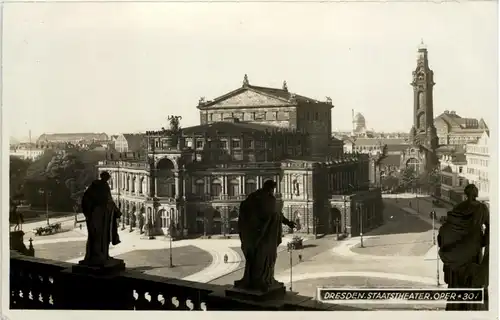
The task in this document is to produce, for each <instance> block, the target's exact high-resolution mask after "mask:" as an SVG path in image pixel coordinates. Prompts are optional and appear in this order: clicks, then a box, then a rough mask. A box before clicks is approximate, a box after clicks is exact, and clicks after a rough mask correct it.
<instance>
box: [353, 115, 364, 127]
mask: <svg viewBox="0 0 500 320" xmlns="http://www.w3.org/2000/svg"><path fill="white" fill-rule="evenodd" d="M353 122H354V128H355V131H356V132H361V131H364V130H366V120H365V117H364V116H363V115H362V114H361V113H359V112H358V113H356V115H355V116H354V119H353Z"/></svg>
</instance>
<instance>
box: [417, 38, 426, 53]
mask: <svg viewBox="0 0 500 320" xmlns="http://www.w3.org/2000/svg"><path fill="white" fill-rule="evenodd" d="M418 49H419V50H426V49H427V46H426V45H425V43H424V38H420V45H419V46H418Z"/></svg>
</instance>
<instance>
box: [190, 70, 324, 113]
mask: <svg viewBox="0 0 500 320" xmlns="http://www.w3.org/2000/svg"><path fill="white" fill-rule="evenodd" d="M248 90H250V91H253V92H256V93H259V94H262V95H266V96H269V97H272V98H275V99H278V100H281V101H283V102H284V104H294V103H295V102H298V103H317V104H319V105H324V106H329V107H330V108H332V107H333V105H332V103H331V99H330V98H328V97H327V99H326V101H319V100H317V99H313V98H309V97H306V96H303V95H300V94H297V93H293V92H290V91H288V87H287V85H286V81H285V82H284V83H283V88H281V89H279V88H271V87H261V86H254V85H250V84H249V83H248V78H247V77H246V75H245V80H244V83H243V86H242V87H240V88H238V89H236V90H233V91H231V92H228V93H226V94H224V95H222V96H219V97H217V98H215V99H213V100H209V101H204V99H201V100H200V102H199V105H198V108H199V109H205V108H207V107H210V106H212V105H214V104H217V103H218V102H221V101H223V100H226V99H228V98H230V97H233V96H236V95H238V94H240V93H242V92H245V91H248Z"/></svg>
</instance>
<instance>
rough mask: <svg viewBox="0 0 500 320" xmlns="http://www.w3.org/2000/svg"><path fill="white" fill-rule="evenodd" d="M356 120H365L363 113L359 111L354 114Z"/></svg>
mask: <svg viewBox="0 0 500 320" xmlns="http://www.w3.org/2000/svg"><path fill="white" fill-rule="evenodd" d="M354 121H356V122H361V121H365V117H364V116H363V115H362V114H361V113H359V112H358V113H356V115H355V116H354Z"/></svg>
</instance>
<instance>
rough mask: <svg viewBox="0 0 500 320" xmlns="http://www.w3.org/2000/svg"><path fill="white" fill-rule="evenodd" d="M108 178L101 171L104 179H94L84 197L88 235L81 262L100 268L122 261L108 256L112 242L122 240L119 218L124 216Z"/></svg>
mask: <svg viewBox="0 0 500 320" xmlns="http://www.w3.org/2000/svg"><path fill="white" fill-rule="evenodd" d="M109 179H110V175H109V173H108V172H102V173H101V179H100V180H95V181H93V182H92V184H91V185H90V186H89V188H88V189H87V190H86V191H85V194H84V196H83V198H82V211H83V214H84V215H85V219H86V222H87V230H88V238H87V248H86V252H85V259H84V260H82V261H80V265H86V266H92V267H98V268H99V267H107V266H109V265H113V264H116V263H117V262H119V261H121V263H123V261H122V260H118V259H113V258H111V257H110V256H109V244H110V243H111V244H113V245H117V244H119V243H120V239H119V236H118V221H117V219H118V218H120V216H121V215H122V214H121V212H120V210H119V209H118V207H117V206H116V205H115V203H114V201H113V199H112V197H111V190H110V187H109V185H108V182H107V181H108V180H109Z"/></svg>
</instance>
